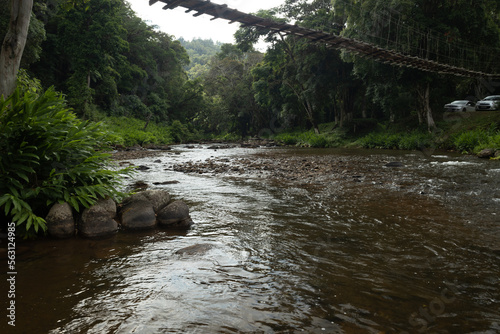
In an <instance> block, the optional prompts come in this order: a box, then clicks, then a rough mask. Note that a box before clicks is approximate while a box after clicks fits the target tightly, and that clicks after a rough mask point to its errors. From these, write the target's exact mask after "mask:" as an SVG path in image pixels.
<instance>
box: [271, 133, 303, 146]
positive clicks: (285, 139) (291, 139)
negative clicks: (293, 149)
mask: <svg viewBox="0 0 500 334" xmlns="http://www.w3.org/2000/svg"><path fill="white" fill-rule="evenodd" d="M274 139H275V140H277V141H280V142H282V143H283V144H285V145H297V143H298V141H299V140H298V138H297V136H296V135H294V134H291V133H280V134H279V135H277V136H276V137H275V138H274Z"/></svg>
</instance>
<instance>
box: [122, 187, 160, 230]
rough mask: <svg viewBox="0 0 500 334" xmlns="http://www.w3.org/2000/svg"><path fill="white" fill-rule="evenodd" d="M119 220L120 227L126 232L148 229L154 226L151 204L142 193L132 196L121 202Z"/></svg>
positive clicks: (154, 216) (153, 212) (154, 218)
mask: <svg viewBox="0 0 500 334" xmlns="http://www.w3.org/2000/svg"><path fill="white" fill-rule="evenodd" d="M120 218H121V224H122V227H123V228H125V229H128V230H141V229H149V228H153V227H155V226H156V215H155V211H154V209H153V204H152V203H151V201H150V200H149V199H147V198H146V196H144V195H143V194H142V193H139V194H135V195H132V196H130V197H129V198H127V199H125V200H124V201H123V206H122V208H121V210H120Z"/></svg>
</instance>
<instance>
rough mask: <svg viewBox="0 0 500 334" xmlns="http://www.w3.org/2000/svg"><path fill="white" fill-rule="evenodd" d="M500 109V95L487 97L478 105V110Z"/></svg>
mask: <svg viewBox="0 0 500 334" xmlns="http://www.w3.org/2000/svg"><path fill="white" fill-rule="evenodd" d="M499 107H500V95H492V96H488V97H485V98H484V99H482V100H481V101H478V102H477V103H476V110H498V108H499Z"/></svg>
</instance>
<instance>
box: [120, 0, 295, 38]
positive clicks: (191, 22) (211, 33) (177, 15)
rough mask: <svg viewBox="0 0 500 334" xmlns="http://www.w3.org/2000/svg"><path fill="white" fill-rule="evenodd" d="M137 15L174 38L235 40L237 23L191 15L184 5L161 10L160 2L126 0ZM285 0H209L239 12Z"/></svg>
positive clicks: (277, 3)
mask: <svg viewBox="0 0 500 334" xmlns="http://www.w3.org/2000/svg"><path fill="white" fill-rule="evenodd" d="M128 1H129V3H130V5H131V7H132V9H133V10H134V11H135V12H136V13H137V16H139V17H140V18H142V19H143V20H144V21H146V22H147V23H148V24H150V25H157V26H158V27H159V29H160V30H161V31H163V32H165V33H167V34H169V35H173V36H175V37H176V38H179V37H183V38H184V39H186V40H192V39H193V38H197V37H200V38H202V39H213V40H214V42H215V41H219V42H223V43H234V38H233V34H234V33H235V32H236V30H238V28H239V24H238V23H233V24H229V21H227V20H223V19H217V20H214V21H210V18H212V17H211V16H207V15H201V16H198V17H193V14H194V13H196V12H191V13H187V14H186V13H185V11H186V8H183V7H177V8H175V9H168V10H163V9H162V8H163V6H164V5H165V4H164V3H163V2H157V3H156V4H154V5H153V6H149V1H148V0H128ZM284 1H285V0H212V2H213V3H217V4H227V5H228V7H229V8H233V9H237V10H239V11H241V12H246V13H255V12H257V11H258V10H259V9H270V8H273V7H276V6H279V5H281V4H282V3H284Z"/></svg>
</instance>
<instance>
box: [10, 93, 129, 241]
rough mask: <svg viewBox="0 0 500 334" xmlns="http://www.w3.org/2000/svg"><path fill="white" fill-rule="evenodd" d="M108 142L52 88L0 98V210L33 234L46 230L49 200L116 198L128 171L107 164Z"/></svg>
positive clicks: (75, 202)
mask: <svg viewBox="0 0 500 334" xmlns="http://www.w3.org/2000/svg"><path fill="white" fill-rule="evenodd" d="M107 142H108V136H107V133H106V132H105V131H103V129H102V127H101V125H100V124H98V123H90V122H83V121H81V120H79V119H77V117H76V116H75V114H74V113H73V112H72V111H71V110H70V109H69V108H68V107H67V106H66V101H65V100H64V98H63V97H62V95H61V94H59V93H57V92H55V91H54V90H53V89H49V90H47V91H46V92H44V93H41V94H39V93H38V92H37V90H36V89H21V88H18V89H17V90H16V91H15V92H14V94H12V95H11V96H10V97H9V98H7V99H6V100H5V99H3V98H2V99H0V209H1V210H2V211H0V212H3V213H4V214H5V216H6V218H7V219H8V220H9V221H12V222H15V223H16V226H17V227H18V230H17V231H18V233H20V234H22V235H24V236H31V235H34V234H36V233H38V232H41V231H45V230H46V222H45V220H44V218H43V217H44V215H45V214H46V213H47V211H48V208H49V206H50V205H51V204H53V203H56V202H68V203H69V204H70V205H71V206H72V207H73V208H74V209H75V210H77V211H78V210H80V209H81V207H89V206H90V205H92V204H94V203H95V202H96V201H97V200H98V199H100V198H106V197H111V198H114V199H116V200H118V199H119V198H120V197H121V196H122V195H123V194H122V193H121V192H120V191H119V190H118V187H119V186H120V181H121V177H120V176H121V175H122V173H124V172H127V171H125V170H121V171H118V170H113V169H111V168H110V167H111V166H110V164H111V163H110V155H109V154H105V153H103V151H102V149H104V148H106V144H107Z"/></svg>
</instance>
